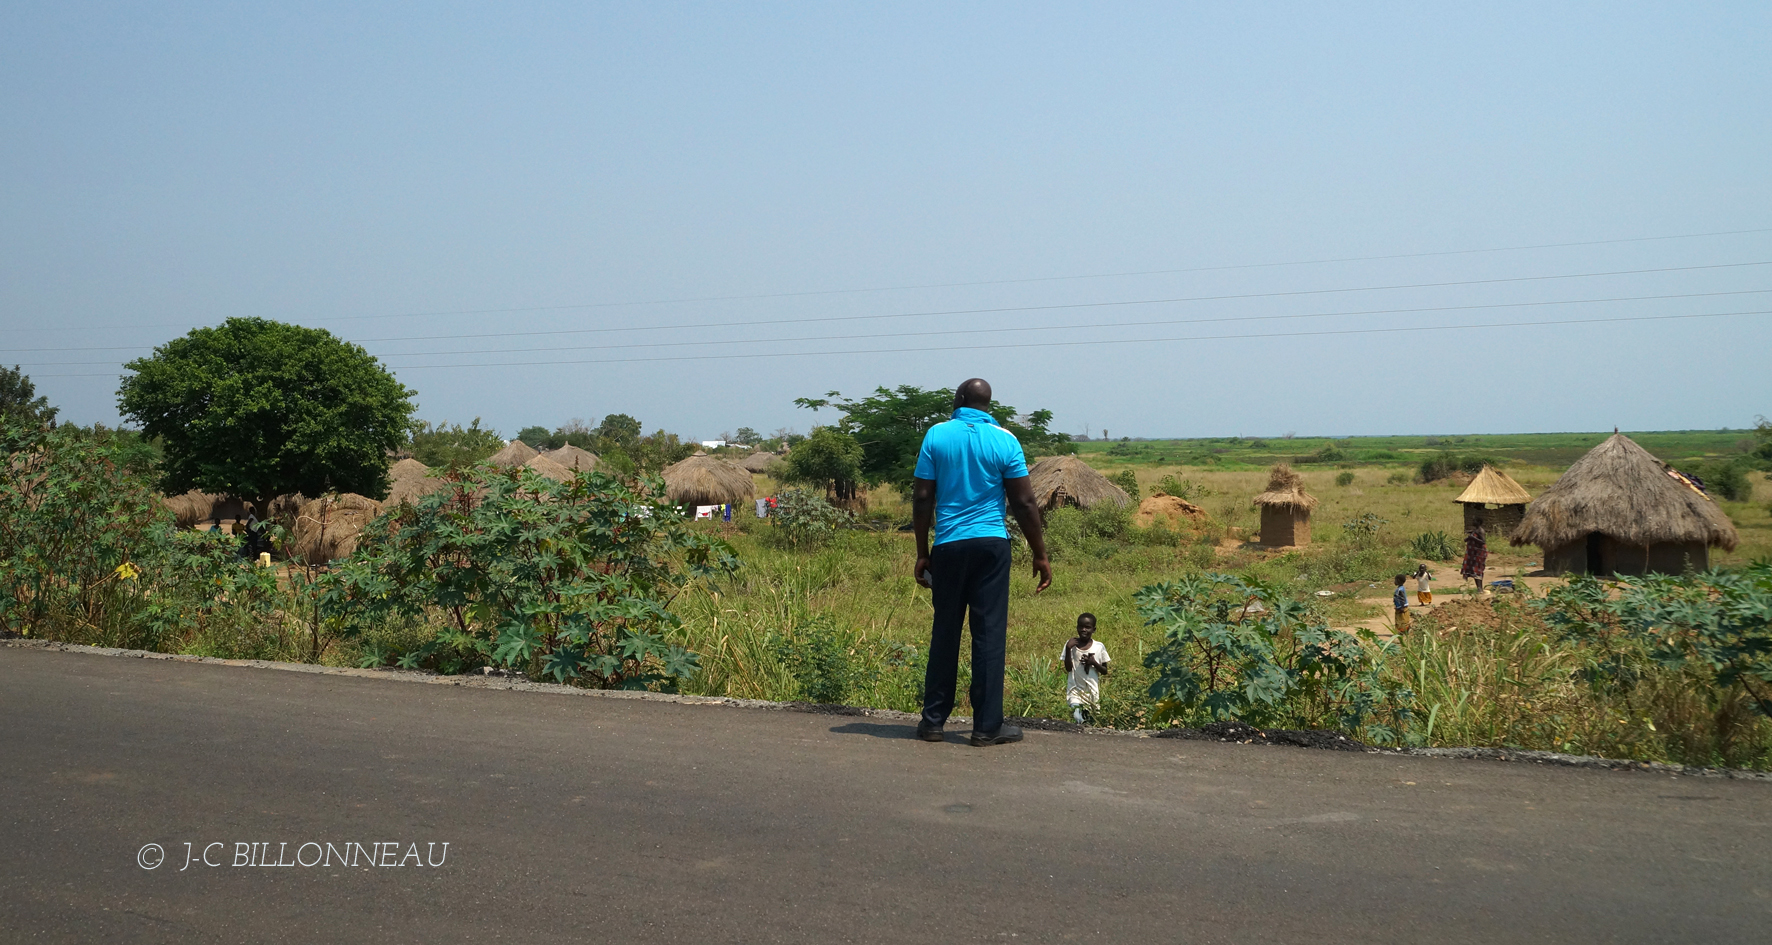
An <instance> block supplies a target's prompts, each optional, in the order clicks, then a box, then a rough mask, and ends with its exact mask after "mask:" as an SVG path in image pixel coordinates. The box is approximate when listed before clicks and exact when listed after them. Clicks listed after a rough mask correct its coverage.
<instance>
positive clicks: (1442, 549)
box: [1409, 531, 1464, 561]
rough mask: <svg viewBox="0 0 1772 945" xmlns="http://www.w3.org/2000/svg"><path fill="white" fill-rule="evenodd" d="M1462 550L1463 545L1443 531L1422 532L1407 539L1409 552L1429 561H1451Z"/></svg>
mask: <svg viewBox="0 0 1772 945" xmlns="http://www.w3.org/2000/svg"><path fill="white" fill-rule="evenodd" d="M1463 551H1464V549H1463V547H1462V546H1461V545H1460V544H1459V543H1458V542H1456V541H1453V540H1452V536H1451V535H1448V534H1446V533H1445V532H1443V531H1431V532H1422V533H1421V534H1419V535H1416V536H1415V537H1414V538H1411V539H1410V540H1409V553H1410V554H1412V555H1414V556H1415V557H1417V558H1426V559H1428V560H1429V561H1451V560H1452V559H1453V558H1456V557H1458V556H1459V555H1460V554H1462V553H1463Z"/></svg>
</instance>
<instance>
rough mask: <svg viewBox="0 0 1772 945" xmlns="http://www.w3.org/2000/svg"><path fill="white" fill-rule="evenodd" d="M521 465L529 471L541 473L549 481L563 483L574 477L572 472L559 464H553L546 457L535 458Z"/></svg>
mask: <svg viewBox="0 0 1772 945" xmlns="http://www.w3.org/2000/svg"><path fill="white" fill-rule="evenodd" d="M523 465H524V466H525V467H527V468H529V469H533V470H535V471H536V472H538V473H541V474H542V475H544V476H546V477H548V478H549V479H552V480H554V481H555V482H565V481H566V480H568V479H571V478H572V477H573V476H574V475H575V474H574V473H573V471H572V470H570V469H567V468H566V467H565V466H562V465H560V464H559V463H556V462H554V461H553V460H551V459H549V458H547V457H546V456H537V457H535V458H534V459H531V460H530V461H529V462H527V463H524V464H523Z"/></svg>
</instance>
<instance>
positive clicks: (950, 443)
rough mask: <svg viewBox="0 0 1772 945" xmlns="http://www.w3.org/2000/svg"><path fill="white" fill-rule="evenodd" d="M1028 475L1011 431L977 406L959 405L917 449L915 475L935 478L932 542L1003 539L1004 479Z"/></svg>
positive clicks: (931, 429)
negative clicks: (950, 417)
mask: <svg viewBox="0 0 1772 945" xmlns="http://www.w3.org/2000/svg"><path fill="white" fill-rule="evenodd" d="M1027 474H1028V464H1027V459H1026V457H1024V456H1022V453H1021V443H1020V442H1019V441H1017V440H1016V439H1015V434H1013V433H1010V432H1009V431H1008V430H1005V429H1003V428H1002V427H1000V426H997V421H996V420H994V419H992V417H991V415H990V414H988V413H985V412H984V411H982V410H975V409H973V408H971V407H961V408H960V409H958V410H956V411H954V419H952V420H949V421H947V422H946V423H938V424H936V425H935V426H932V427H930V428H929V432H928V433H925V434H923V447H922V448H921V449H919V450H918V451H917V472H916V476H917V478H918V479H932V480H934V481H935V544H938V545H940V544H944V543H946V542H950V541H959V540H961V539H963V538H1008V537H1009V530H1008V529H1007V528H1004V527H1003V517H1004V516H1005V515H1006V514H1007V513H1008V510H1009V500H1008V498H1007V497H1006V496H1005V495H1004V494H1003V480H1005V479H1020V478H1021V477H1023V476H1026V475H1027Z"/></svg>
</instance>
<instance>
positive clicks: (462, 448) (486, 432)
mask: <svg viewBox="0 0 1772 945" xmlns="http://www.w3.org/2000/svg"><path fill="white" fill-rule="evenodd" d="M409 437H410V440H409V444H408V445H409V448H410V449H411V451H412V458H413V459H416V460H418V461H419V462H421V463H424V464H425V465H426V466H430V467H432V468H434V469H456V468H460V467H463V466H472V465H473V464H475V463H477V462H479V461H481V460H483V459H485V458H486V457H488V456H491V455H492V454H493V453H496V452H498V451H499V450H501V449H504V445H505V441H504V437H501V436H499V435H498V431H497V430H492V429H485V428H482V427H481V426H480V418H479V417H475V418H474V422H472V423H470V424H468V425H467V426H465V427H464V426H462V425H461V424H459V423H452V424H442V423H439V424H436V425H432V424H430V423H427V422H425V421H423V420H418V421H415V422H414V423H413V424H412V427H411V431H410V433H409Z"/></svg>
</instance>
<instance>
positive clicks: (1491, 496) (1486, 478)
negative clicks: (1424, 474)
mask: <svg viewBox="0 0 1772 945" xmlns="http://www.w3.org/2000/svg"><path fill="white" fill-rule="evenodd" d="M1452 501H1454V502H1468V503H1470V504H1472V505H1525V504H1526V503H1528V502H1530V501H1532V493H1530V492H1527V491H1526V487H1525V486H1522V485H1520V484H1519V483H1517V482H1515V481H1514V479H1513V477H1512V476H1509V475H1508V474H1507V473H1504V472H1502V471H1501V470H1499V469H1496V468H1495V467H1493V466H1490V465H1489V464H1487V463H1485V464H1483V470H1482V472H1479V473H1477V478H1475V479H1472V480H1471V484H1470V485H1468V486H1466V487H1465V490H1464V491H1463V492H1460V493H1459V494H1458V498H1456V499H1453V500H1452Z"/></svg>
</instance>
